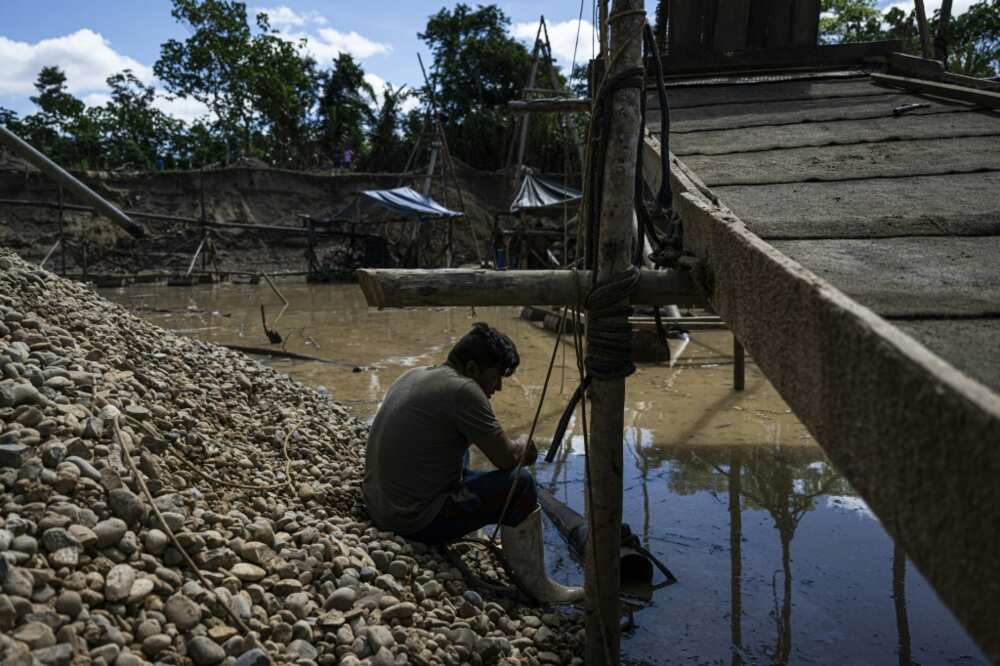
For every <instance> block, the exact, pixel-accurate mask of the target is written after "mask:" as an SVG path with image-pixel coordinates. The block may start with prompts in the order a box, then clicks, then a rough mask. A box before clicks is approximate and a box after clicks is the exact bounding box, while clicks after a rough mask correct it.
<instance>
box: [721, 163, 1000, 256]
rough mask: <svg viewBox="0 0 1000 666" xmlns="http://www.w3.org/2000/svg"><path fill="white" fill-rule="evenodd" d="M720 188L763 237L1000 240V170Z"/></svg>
mask: <svg viewBox="0 0 1000 666" xmlns="http://www.w3.org/2000/svg"><path fill="white" fill-rule="evenodd" d="M714 191H715V193H716V194H717V195H718V196H719V198H720V199H722V202H723V203H724V204H725V205H726V206H728V207H729V208H731V209H732V210H733V211H734V212H735V213H736V214H737V215H739V216H740V218H741V219H742V220H743V221H744V222H745V223H746V225H747V227H748V228H749V229H750V230H751V231H753V232H754V233H755V234H757V235H758V236H760V237H761V238H764V239H773V240H776V239H786V240H787V239H795V238H800V239H807V238H879V237H886V236H946V235H951V236H983V235H994V236H1000V203H998V202H997V192H1000V173H977V174H964V175H953V176H922V177H918V178H897V179H892V180H859V181H847V182H840V183H795V184H791V185H764V186H759V187H738V186H737V187H717V188H715V190H714ZM956 201H961V202H962V206H960V207H956V206H955V202H956Z"/></svg>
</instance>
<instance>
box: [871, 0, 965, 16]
mask: <svg viewBox="0 0 1000 666" xmlns="http://www.w3.org/2000/svg"><path fill="white" fill-rule="evenodd" d="M973 2H975V0H954V3H953V4H952V8H951V15H952V16H958V15H959V14H964V13H965V12H967V11H968V10H969V5H971V4H972V3H973ZM879 7H880V8H881V9H882V11H883V12H887V11H889V10H890V9H892V8H893V7H898V8H899V9H901V10H903V11H904V12H906V13H907V14H909V13H910V12H911V11H912V10H913V2H880V3H879ZM924 7H926V8H927V16H928V17H931V16H934V12H936V11H937V10H939V9H941V0H925V2H924Z"/></svg>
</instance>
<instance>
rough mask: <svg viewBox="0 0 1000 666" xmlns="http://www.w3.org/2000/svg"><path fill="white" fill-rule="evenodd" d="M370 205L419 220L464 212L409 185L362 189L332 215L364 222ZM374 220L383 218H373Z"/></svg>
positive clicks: (341, 218)
mask: <svg viewBox="0 0 1000 666" xmlns="http://www.w3.org/2000/svg"><path fill="white" fill-rule="evenodd" d="M372 206H379V207H381V208H383V209H386V210H389V211H391V212H393V213H396V214H397V215H401V216H403V217H406V218H416V219H420V220H426V219H434V220H443V219H448V218H453V217H461V216H462V215H464V213H460V212H458V211H454V210H449V209H448V208H445V207H444V206H442V205H441V204H439V203H438V202H437V201H434V199H431V198H430V197H425V196H424V195H422V194H420V193H419V192H417V191H416V190H414V189H413V188H410V187H397V188H396V189H393V190H364V191H363V192H361V194H359V195H358V196H357V198H356V199H355V200H354V201H352V202H351V203H349V204H348V205H347V207H345V208H344V209H343V210H341V211H340V212H339V213H337V214H336V215H334V216H333V219H334V220H336V221H338V222H364V221H366V220H365V218H364V212H365V210H366V209H368V208H370V207H372ZM373 221H376V222H379V221H383V220H373Z"/></svg>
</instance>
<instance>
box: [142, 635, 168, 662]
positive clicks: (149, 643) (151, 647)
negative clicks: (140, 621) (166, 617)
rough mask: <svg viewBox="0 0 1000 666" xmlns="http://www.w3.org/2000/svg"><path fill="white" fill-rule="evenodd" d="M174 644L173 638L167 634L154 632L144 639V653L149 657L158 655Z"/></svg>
mask: <svg viewBox="0 0 1000 666" xmlns="http://www.w3.org/2000/svg"><path fill="white" fill-rule="evenodd" d="M172 644H173V640H172V639H171V638H170V636H167V635H166V634H153V635H152V636H147V637H146V638H145V639H144V640H143V641H142V653H143V654H144V655H146V656H147V657H149V658H151V659H152V658H153V657H156V656H157V655H158V654H160V653H161V652H163V651H164V650H166V649H167V648H168V647H170V646H171V645H172Z"/></svg>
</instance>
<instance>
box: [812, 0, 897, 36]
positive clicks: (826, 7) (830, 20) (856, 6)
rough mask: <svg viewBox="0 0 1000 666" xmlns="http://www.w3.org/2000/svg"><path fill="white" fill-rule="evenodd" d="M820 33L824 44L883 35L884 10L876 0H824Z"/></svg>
mask: <svg viewBox="0 0 1000 666" xmlns="http://www.w3.org/2000/svg"><path fill="white" fill-rule="evenodd" d="M819 36H820V42H821V43H823V44H841V43H846V42H871V41H876V40H879V39H882V36H883V34H882V12H880V11H879V10H878V9H877V8H876V7H875V0H823V13H822V14H821V15H820V19H819Z"/></svg>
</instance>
